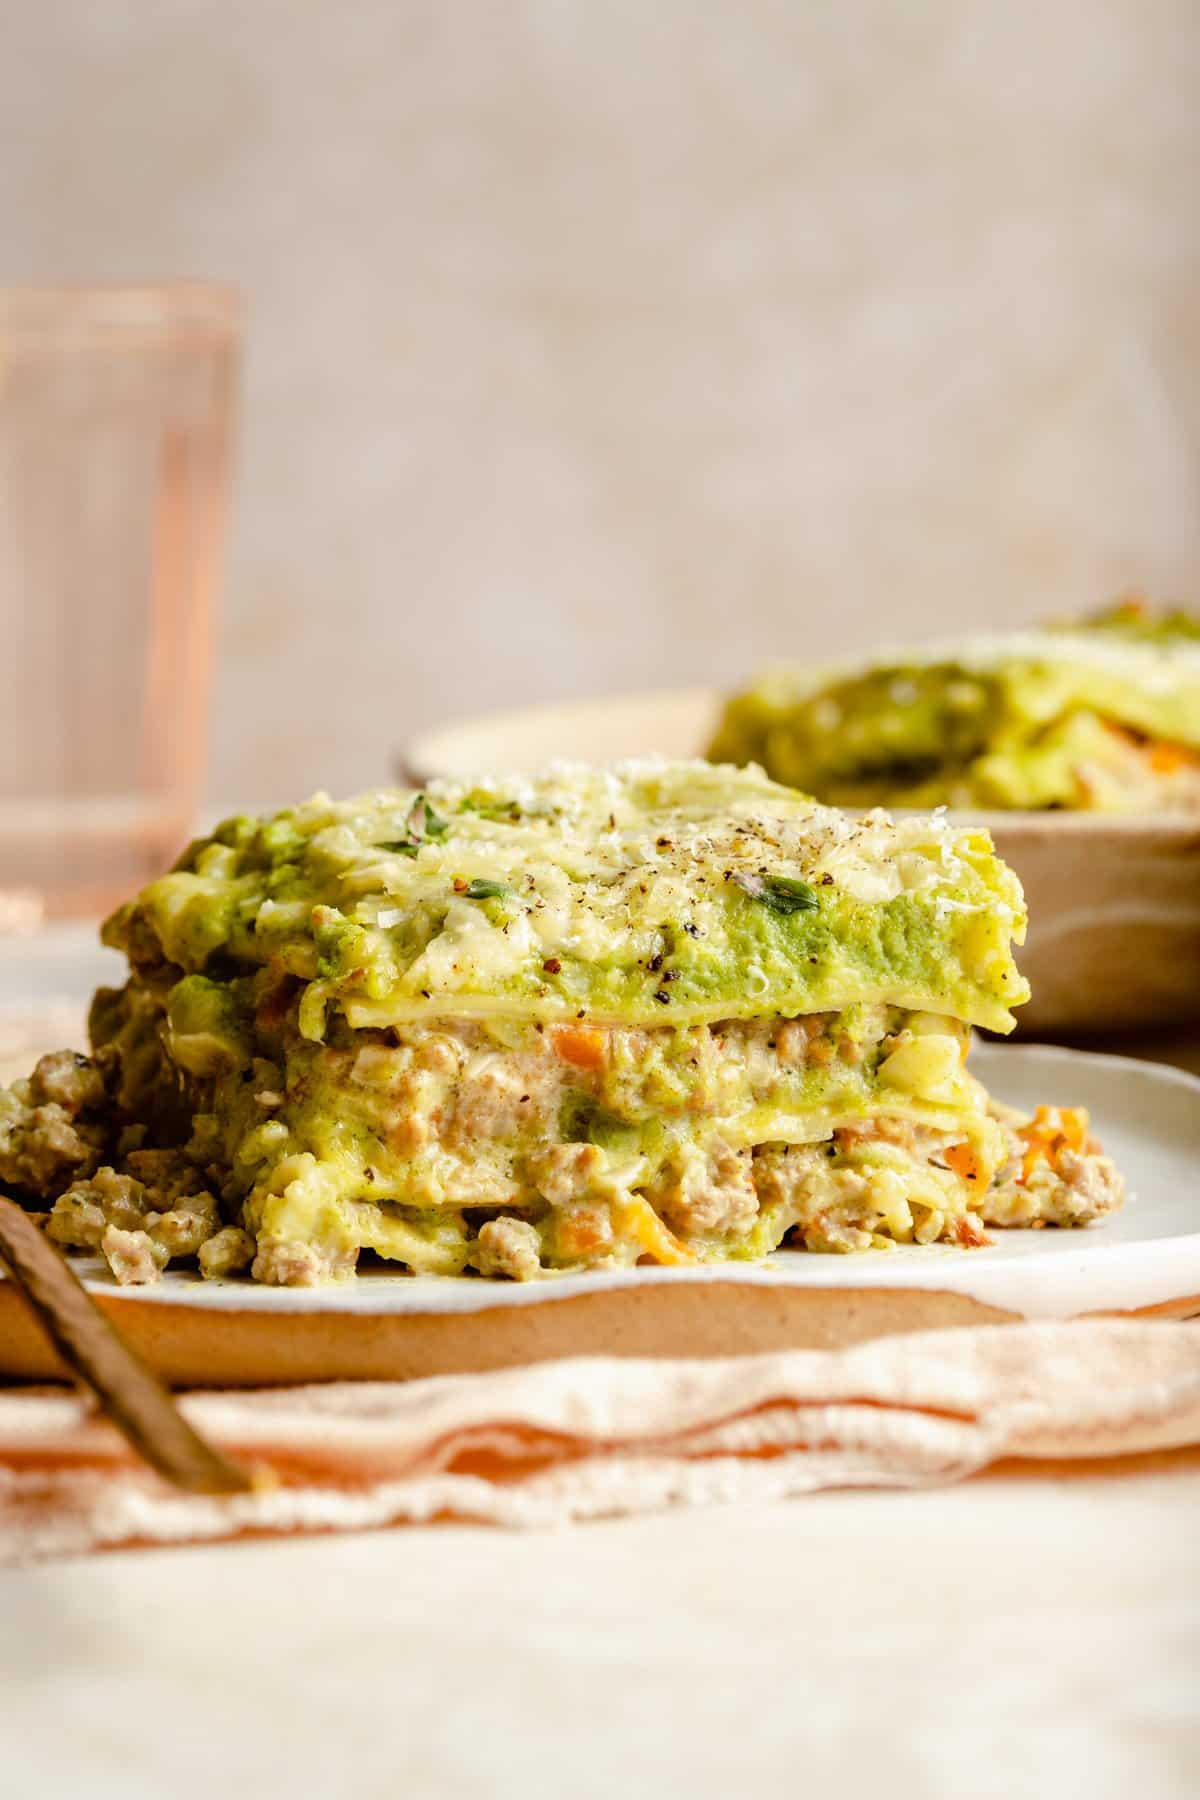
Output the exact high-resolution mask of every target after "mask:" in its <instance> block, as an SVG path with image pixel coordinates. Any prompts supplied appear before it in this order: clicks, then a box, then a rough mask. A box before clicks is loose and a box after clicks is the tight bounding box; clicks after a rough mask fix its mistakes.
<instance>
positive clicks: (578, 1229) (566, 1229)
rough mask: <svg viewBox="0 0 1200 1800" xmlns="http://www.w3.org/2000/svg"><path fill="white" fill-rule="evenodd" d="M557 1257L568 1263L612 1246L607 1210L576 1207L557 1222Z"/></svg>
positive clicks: (610, 1226)
mask: <svg viewBox="0 0 1200 1800" xmlns="http://www.w3.org/2000/svg"><path fill="white" fill-rule="evenodd" d="M557 1243H558V1251H559V1255H560V1256H563V1257H566V1258H567V1260H568V1261H570V1260H571V1259H573V1258H575V1257H583V1256H595V1255H596V1254H597V1253H598V1252H600V1251H604V1250H608V1249H609V1248H610V1247H611V1245H612V1225H611V1223H610V1222H609V1217H608V1209H607V1208H606V1207H605V1208H600V1207H582V1206H581V1207H576V1208H574V1209H573V1210H572V1211H570V1212H568V1213H566V1214H564V1215H563V1216H562V1217H561V1218H560V1219H559V1221H558V1230H557Z"/></svg>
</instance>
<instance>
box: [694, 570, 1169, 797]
mask: <svg viewBox="0 0 1200 1800" xmlns="http://www.w3.org/2000/svg"><path fill="white" fill-rule="evenodd" d="M709 754H710V755H711V756H712V757H713V758H714V759H715V760H717V761H718V762H735V763H749V762H754V763H761V764H763V765H764V766H765V767H766V768H767V769H768V770H769V772H770V773H771V774H772V775H773V776H775V777H777V778H778V779H779V780H781V781H789V782H794V783H795V784H796V785H797V786H800V787H803V788H805V789H806V790H808V791H809V792H811V793H814V794H816V795H818V796H819V797H820V798H821V799H822V800H826V801H830V802H832V803H833V804H835V805H838V806H872V805H884V806H914V807H931V806H942V805H945V806H953V807H959V808H967V809H985V810H986V809H990V808H996V807H1000V808H1005V809H1011V808H1017V809H1027V810H1046V809H1065V810H1079V811H1092V812H1125V813H1144V812H1156V811H1158V812H1184V813H1196V812H1200V620H1193V619H1189V618H1188V616H1187V615H1186V614H1180V613H1174V614H1166V615H1163V616H1162V617H1155V616H1154V615H1153V614H1151V613H1149V612H1148V611H1146V609H1144V608H1142V607H1141V606H1139V605H1138V604H1136V603H1133V602H1128V603H1126V604H1125V605H1122V606H1118V607H1116V608H1114V609H1112V610H1111V611H1109V612H1107V613H1102V614H1099V615H1097V616H1096V617H1094V618H1092V619H1089V620H1085V621H1084V622H1083V624H1082V625H1080V626H1077V627H1074V628H1064V627H1059V628H1057V629H1050V630H1046V631H1028V632H1013V633H1010V634H1009V635H1007V636H1002V637H992V638H980V639H976V640H974V641H971V642H969V643H961V644H956V645H944V646H941V647H934V648H931V649H929V650H928V651H926V652H925V653H924V654H923V655H919V656H914V655H913V653H912V652H911V651H906V652H904V653H903V654H901V655H899V656H897V657H894V658H886V659H881V660H880V661H879V662H877V663H875V664H873V665H871V666H868V667H860V668H857V669H841V670H833V671H830V670H825V671H823V672H821V673H817V674H814V673H813V672H812V671H811V670H807V669H786V668H783V669H777V670H774V671H772V672H768V673H766V674H764V675H763V676H761V677H760V678H759V679H758V680H757V681H756V682H755V683H754V684H753V685H752V686H751V687H750V688H748V689H747V690H746V691H745V692H744V693H741V694H737V695H735V696H734V697H733V698H732V699H730V700H729V702H728V704H727V705H726V707H725V711H724V715H723V717H722V719H721V722H720V725H719V727H718V730H717V732H716V735H715V737H714V739H713V742H712V744H711V746H710V749H709Z"/></svg>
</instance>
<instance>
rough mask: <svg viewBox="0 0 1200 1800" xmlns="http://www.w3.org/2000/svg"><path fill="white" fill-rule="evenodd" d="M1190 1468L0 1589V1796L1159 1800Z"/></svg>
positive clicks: (1188, 1575)
mask: <svg viewBox="0 0 1200 1800" xmlns="http://www.w3.org/2000/svg"><path fill="white" fill-rule="evenodd" d="M1198 1517H1200V1455H1198V1454H1196V1453H1182V1454H1176V1455H1173V1456H1158V1457H1149V1458H1146V1459H1143V1460H1141V1461H1140V1462H1138V1463H1137V1464H1136V1465H1133V1464H1127V1465H1109V1467H1108V1468H1107V1469H1106V1471H1105V1472H1104V1473H1103V1474H1099V1473H1079V1472H1075V1473H1072V1474H1069V1475H1066V1474H1063V1473H1062V1472H1060V1471H1059V1470H1057V1469H1055V1470H1051V1471H1049V1472H1042V1473H1039V1474H1037V1475H1031V1474H1029V1473H1027V1472H1021V1473H1019V1474H1005V1473H1003V1472H999V1473H995V1474H992V1475H988V1476H985V1477H981V1478H977V1479H976V1480H974V1481H971V1482H969V1483H967V1484H966V1485H965V1486H962V1487H959V1488H953V1489H939V1490H937V1491H934V1492H927V1493H915V1494H913V1493H904V1494H873V1493H834V1494H821V1495H816V1496H812V1497H809V1498H806V1499H803V1500H799V1501H796V1502H792V1503H786V1504H780V1505H771V1506H747V1507H733V1508H728V1509H720V1510H718V1511H713V1512H695V1513H675V1514H669V1515H662V1516H657V1517H652V1518H642V1519H634V1520H628V1521H623V1522H614V1523H610V1524H595V1525H588V1526H584V1527H577V1528H573V1529H571V1530H568V1531H562V1532H553V1533H545V1534H541V1533H539V1534H534V1535H526V1534H524V1533H521V1534H513V1533H508V1532H498V1531H491V1530H485V1529H479V1528H467V1527H461V1526H447V1527H434V1528H432V1529H420V1530H408V1531H405V1530H401V1531H398V1532H393V1533H389V1534H385V1535H379V1536H370V1537H359V1538H340V1539H327V1540H324V1541H312V1540H308V1541H296V1542H290V1543H270V1544H263V1545H258V1546H254V1545H242V1546H237V1547H230V1548H224V1549H212V1550H181V1551H175V1550H172V1551H149V1552H144V1553H135V1554H132V1555H113V1556H108V1557H98V1558H91V1559H89V1560H87V1561H83V1562H77V1563H60V1564H53V1565H43V1566H40V1567H34V1568H30V1569H27V1570H23V1571H18V1572H8V1573H5V1574H4V1575H2V1576H0V1740H2V1741H3V1744H4V1752H3V1766H4V1774H5V1780H4V1788H5V1792H7V1793H10V1794H12V1795H14V1796H15V1795H28V1796H33V1795H36V1796H38V1800H45V1797H46V1796H59V1795H62V1796H72V1797H74V1796H77V1795H79V1796H84V1795H86V1796H88V1797H89V1800H107V1797H108V1796H110V1795H111V1796H114V1797H115V1796H120V1800H135V1797H137V1800H140V1797H141V1796H146V1800H150V1797H153V1800H160V1797H161V1796H163V1795H166V1794H168V1793H169V1794H170V1795H171V1796H172V1797H173V1800H193V1797H195V1800H212V1796H213V1795H214V1794H215V1795H223V1794H227V1793H232V1794H239V1795H240V1794H243V1793H244V1794H254V1795H255V1796H260V1797H265V1796H272V1795H280V1796H283V1795H288V1796H301V1795H303V1796H310V1795H311V1796H316V1795H327V1794H328V1795H333V1794H347V1795H349V1794H353V1795H355V1796H363V1797H365V1796H376V1795H378V1796H381V1797H382V1796H388V1797H390V1796H398V1795H401V1794H403V1795H404V1796H405V1800H457V1797H459V1796H464V1797H467V1796H470V1797H474V1796H488V1797H489V1800H490V1797H493V1796H494V1797H496V1800H509V1797H510V1796H511V1797H512V1800H518V1797H519V1800H533V1797H534V1796H543V1795H545V1796H554V1797H556V1800H557V1797H558V1796H562V1797H563V1800H566V1797H567V1796H570V1797H571V1800H608V1797H609V1796H614V1795H622V1796H630V1797H632V1796H641V1795H646V1796H650V1795H653V1796H674V1795H679V1796H686V1797H687V1800H709V1797H710V1796H711V1797H712V1800H738V1797H740V1796H743V1795H754V1796H764V1797H773V1796H776V1795H778V1796H780V1797H781V1800H782V1797H783V1796H787V1797H788V1800H794V1796H797V1795H804V1794H807V1795H816V1796H825V1795H830V1796H833V1795H850V1796H857V1795H858V1794H863V1795H867V1794H870V1795H872V1796H876V1795H878V1796H886V1797H887V1800H908V1797H909V1796H912V1797H913V1800H917V1797H920V1800H934V1797H936V1800H942V1797H945V1800H963V1797H964V1796H969V1797H971V1800H991V1797H992V1796H995V1797H996V1800H1013V1797H1014V1796H1019V1795H1036V1796H1039V1797H1041V1796H1047V1797H1049V1796H1068V1795H1075V1794H1079V1795H1084V1794H1086V1795H1087V1796H1088V1800H1130V1796H1135V1795H1136V1796H1137V1797H1138V1800H1159V1797H1160V1796H1161V1797H1163V1800H1166V1797H1170V1800H1176V1797H1178V1800H1184V1796H1189V1797H1190V1796H1194V1795H1195V1794H1196V1793H1197V1792H1198V1791H1200V1744H1198V1739H1197V1729H1196V1718H1197V1703H1198V1697H1200V1606H1198V1596H1200V1533H1198V1532H1197V1530H1196V1520H1197V1518H1198Z"/></svg>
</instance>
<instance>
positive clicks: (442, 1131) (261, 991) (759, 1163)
mask: <svg viewBox="0 0 1200 1800" xmlns="http://www.w3.org/2000/svg"><path fill="white" fill-rule="evenodd" d="M171 985H172V978H171V977H170V976H169V975H168V974H164V975H163V976H162V978H161V979H159V980H157V981H156V980H155V979H154V977H153V973H152V972H150V971H146V970H143V971H142V972H141V974H140V976H139V978H138V979H137V980H135V981H134V982H131V983H130V985H129V987H127V988H126V989H125V990H123V991H122V992H121V993H104V992H102V994H101V995H100V996H98V998H97V1002H96V1004H95V1006H94V1007H93V1018H92V1030H93V1043H94V1049H93V1054H92V1056H90V1057H84V1056H78V1055H75V1054H73V1053H71V1052H66V1051H63V1052H58V1053H56V1054H55V1055H52V1056H48V1057H44V1058H43V1059H42V1061H41V1062H40V1063H39V1064H38V1066H37V1068H36V1069H35V1070H34V1072H33V1074H32V1075H31V1076H30V1077H29V1079H28V1080H26V1081H23V1082H18V1083H17V1084H15V1085H14V1087H12V1088H11V1089H9V1090H7V1091H3V1090H0V1181H2V1182H3V1183H4V1184H5V1185H6V1186H8V1187H10V1188H14V1189H16V1190H17V1191H18V1192H19V1193H21V1194H22V1195H23V1196H24V1197H25V1199H26V1201H27V1203H28V1204H30V1205H31V1206H35V1207H39V1208H44V1209H45V1213H46V1229H47V1231H48V1233H49V1235H50V1236H51V1237H52V1238H53V1239H54V1240H55V1241H56V1242H58V1243H59V1244H61V1245H64V1246H70V1247H72V1248H75V1249H80V1250H87V1251H92V1252H98V1253H99V1254H100V1255H102V1256H103V1257H104V1258H105V1259H106V1261H107V1263H108V1265H109V1267H110V1268H111V1270H112V1272H113V1274H114V1276H115V1277H116V1279H117V1280H118V1281H121V1282H132V1283H137V1282H147V1281H153V1280H155V1279H157V1277H158V1276H159V1275H160V1274H161V1272H162V1271H163V1269H165V1268H166V1267H167V1266H168V1265H169V1264H172V1263H180V1264H183V1265H185V1266H190V1267H193V1268H198V1269H199V1271H200V1273H201V1274H203V1275H204V1276H206V1277H210V1278H212V1277H220V1276H227V1275H232V1274H236V1273H238V1272H240V1271H243V1270H247V1269H248V1270H250V1271H251V1272H252V1274H253V1275H254V1277H255V1278H256V1279H258V1280H260V1281H266V1282H273V1283H278V1284H283V1285H305V1284H310V1283H313V1282H317V1281H322V1280H326V1279H329V1278H331V1277H338V1276H343V1275H347V1274H350V1273H351V1272H352V1271H353V1270H354V1268H355V1266H356V1264H357V1263H358V1262H359V1259H360V1257H361V1256H362V1255H363V1254H364V1253H366V1254H367V1256H368V1257H375V1258H382V1259H384V1260H386V1261H387V1262H389V1263H392V1264H399V1265H402V1266H404V1267H406V1268H409V1269H411V1270H413V1271H414V1272H417V1273H435V1274H447V1275H461V1274H471V1273H475V1274H479V1275H483V1276H505V1277H511V1278H513V1279H518V1280H525V1279H532V1278H535V1277H537V1276H539V1275H542V1274H544V1273H546V1272H550V1271H560V1270H569V1269H579V1268H588V1267H597V1266H601V1267H603V1266H621V1265H630V1264H633V1263H637V1262H658V1263H678V1264H686V1263H693V1262H705V1261H712V1260H718V1259H730V1258H733V1259H755V1258H759V1257H762V1256H764V1255H766V1254H768V1253H769V1252H770V1251H772V1250H773V1249H775V1248H776V1247H778V1246H779V1245H780V1244H783V1243H788V1244H791V1245H794V1246H796V1247H803V1248H805V1249H808V1250H815V1251H855V1250H866V1249H871V1248H884V1247H887V1246H889V1245H894V1244H897V1243H921V1244H929V1243H935V1242H946V1243H950V1244H953V1245H959V1246H972V1245H979V1244H983V1243H985V1242H986V1241H987V1238H986V1227H987V1226H988V1225H999V1226H1043V1225H1086V1224H1090V1223H1091V1222H1093V1221H1094V1220H1096V1219H1099V1218H1101V1217H1103V1216H1104V1215H1105V1214H1106V1213H1108V1212H1111V1211H1112V1210H1113V1209H1114V1208H1115V1207H1117V1206H1118V1205H1119V1204H1120V1202H1121V1199H1122V1197H1123V1196H1122V1183H1121V1180H1120V1177H1119V1176H1118V1174H1117V1172H1116V1170H1115V1169H1114V1167H1113V1165H1112V1163H1111V1162H1110V1160H1109V1159H1108V1158H1107V1157H1105V1156H1104V1155H1102V1154H1101V1153H1100V1151H1099V1148H1098V1146H1097V1145H1096V1143H1095V1142H1094V1140H1093V1139H1092V1138H1091V1136H1090V1134H1089V1130H1088V1121H1087V1116H1086V1114H1085V1113H1083V1112H1082V1111H1080V1110H1078V1109H1075V1110H1067V1109H1063V1110H1055V1109H1048V1108H1042V1109H1039V1111H1038V1113H1037V1115H1036V1116H1035V1117H1034V1118H1033V1119H1032V1120H1027V1119H1023V1118H1017V1117H1016V1116H1014V1115H1010V1114H1008V1113H1007V1112H1005V1111H1003V1110H1002V1109H999V1108H997V1107H995V1106H993V1105H992V1104H991V1103H990V1102H989V1100H988V1098H987V1096H986V1094H985V1093H984V1091H983V1089H982V1088H981V1087H980V1085H979V1084H978V1082H976V1081H975V1080H974V1079H973V1078H972V1077H971V1076H970V1074H969V1073H968V1072H967V1070H966V1068H965V1066H964V1059H965V1055H966V1050H967V1043H968V1038H969V1033H968V1030H967V1028H966V1027H965V1026H964V1025H962V1024H960V1023H959V1022H958V1021H956V1020H952V1019H948V1018H944V1017H941V1016H938V1015H933V1014H925V1013H913V1012H907V1011H904V1010H902V1009H899V1008H896V1007H889V1006H885V1005H868V1004H864V1005H860V1006H856V1007H852V1008H849V1009H848V1010H845V1011H842V1012H838V1013H822V1014H814V1015H810V1016H805V1017H801V1018H771V1019H764V1020H752V1021H745V1020H742V1021H731V1022H725V1023H718V1024H716V1025H694V1026H683V1027H678V1028H671V1027H663V1028H650V1027H634V1026H614V1025H604V1024H598V1023H596V1022H593V1021H592V1020H590V1019H588V1018H586V1017H585V1018H581V1019H579V1020H576V1021H574V1022H572V1023H570V1024H539V1023H535V1022H533V1021H526V1020H480V1019H476V1020H471V1021H466V1020H462V1019H441V1020H434V1021H428V1020H425V1021H421V1022H414V1023H411V1024H408V1025H403V1026H397V1027H392V1028H389V1029H386V1030H358V1031H355V1030H351V1029H350V1027H349V1026H348V1025H346V1024H345V1023H344V1022H335V1023H334V1024H333V1025H332V1026H331V1029H330V1030H329V1032H328V1033H327V1037H326V1041H324V1042H321V1043H314V1042H312V1041H310V1040H308V1039H306V1038H304V1037H302V1036H301V1034H300V1032H299V1030H298V1028H297V1022H296V1017H295V1012H296V1006H295V995H294V993H293V992H292V990H291V989H290V988H289V986H288V985H287V984H286V983H282V984H281V983H279V982H278V980H277V979H275V978H274V977H271V978H268V976H267V975H266V973H265V972H264V973H263V974H262V975H261V976H260V977H256V978H255V981H254V985H253V991H252V992H251V993H250V994H249V999H248V1002H247V1004H250V1003H252V1007H253V1021H254V1026H253V1037H252V1044H253V1050H254V1052H255V1053H254V1054H252V1055H249V1056H242V1057H240V1058H235V1057H231V1056H230V1055H228V1054H227V1053H226V1051H225V1049H224V1048H223V1046H222V1044H221V1043H220V1042H219V1041H217V1040H216V1039H215V1038H213V1037H212V1036H211V1034H207V1035H206V1034H205V1033H203V1032H200V1031H194V1032H191V1033H189V1032H188V1031H186V1030H182V1029H180V1028H179V1020H178V1019H176V1020H175V1021H174V1025H172V1022H171V1020H170V1019H169V1018H168V1009H167V1003H166V995H167V993H168V992H169V990H170V987H171Z"/></svg>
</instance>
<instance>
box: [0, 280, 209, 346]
mask: <svg viewBox="0 0 1200 1800" xmlns="http://www.w3.org/2000/svg"><path fill="white" fill-rule="evenodd" d="M244 316H245V301H244V297H243V295H242V292H241V290H240V289H239V288H237V287H235V286H234V285H233V284H232V283H231V282H219V281H189V280H167V281H131V282H123V281H113V282H91V281H71V282H14V283H0V343H2V342H4V341H8V342H9V343H12V342H14V341H21V342H26V343H43V344H56V343H66V342H71V343H78V342H80V341H85V342H104V341H109V342H111V341H113V340H126V339H128V340H137V341H139V342H145V341H146V340H147V339H149V340H153V341H158V342H163V343H172V342H176V341H178V340H180V339H194V338H195V337H196V336H197V335H201V336H205V337H208V338H211V339H213V340H214V341H217V340H220V341H226V342H232V341H233V340H235V339H236V338H237V337H238V336H239V335H240V333H241V329H242V323H243V319H244Z"/></svg>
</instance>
